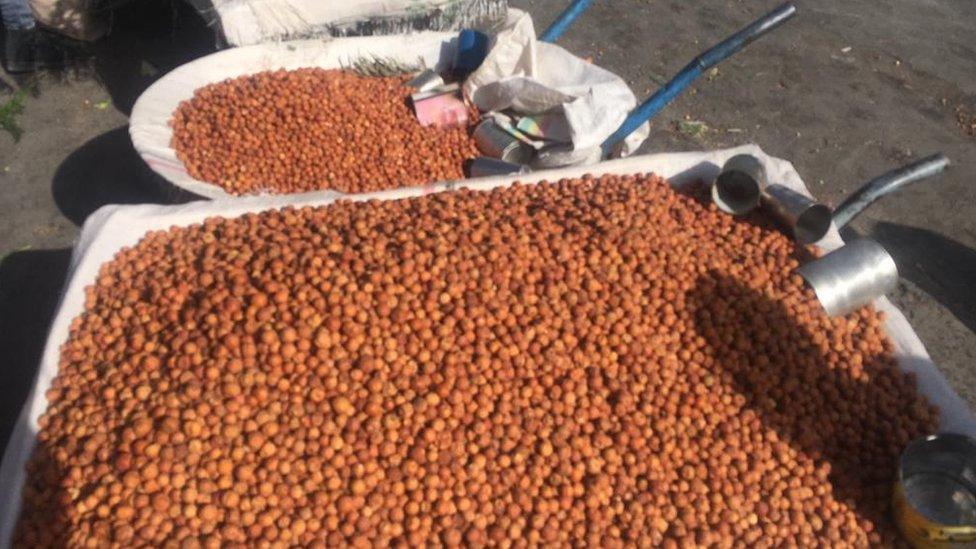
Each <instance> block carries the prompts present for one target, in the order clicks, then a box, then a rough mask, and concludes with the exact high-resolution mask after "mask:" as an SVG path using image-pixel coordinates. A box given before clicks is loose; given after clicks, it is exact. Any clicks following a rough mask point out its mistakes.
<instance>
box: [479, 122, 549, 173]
mask: <svg viewBox="0 0 976 549" xmlns="http://www.w3.org/2000/svg"><path fill="white" fill-rule="evenodd" d="M473 137H474V142H475V144H476V145H477V146H478V150H480V151H481V152H482V154H484V155H485V156H489V157H491V158H498V159H500V160H504V161H505V162H511V163H513V164H528V162H529V160H531V159H532V155H533V154H534V153H535V151H534V150H533V149H532V147H530V146H528V145H527V144H525V143H523V142H522V141H520V140H519V139H518V138H517V137H515V136H514V135H512V134H510V133H508V132H507V131H505V130H503V129H501V128H500V127H498V124H497V123H496V122H495V121H494V120H492V119H490V118H489V119H487V120H483V121H482V122H481V123H480V124H478V127H476V128H475V129H474V134H473Z"/></svg>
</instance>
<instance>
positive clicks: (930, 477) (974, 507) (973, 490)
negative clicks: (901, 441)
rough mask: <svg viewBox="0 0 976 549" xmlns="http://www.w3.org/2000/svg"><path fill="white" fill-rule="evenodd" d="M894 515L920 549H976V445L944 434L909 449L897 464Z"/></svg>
mask: <svg viewBox="0 0 976 549" xmlns="http://www.w3.org/2000/svg"><path fill="white" fill-rule="evenodd" d="M894 512H895V519H896V520H897V521H898V526H899V528H900V529H901V531H902V534H903V535H904V536H905V539H906V540H907V541H908V542H909V543H911V544H912V546H914V547H916V548H917V549H958V548H963V547H976V441H974V440H973V439H971V438H969V437H966V436H963V435H957V434H949V433H945V434H938V435H932V436H928V437H924V438H920V439H917V440H915V441H914V442H912V443H911V444H909V445H908V447H907V448H906V449H905V451H904V452H903V453H902V456H901V461H900V462H899V467H898V483H897V485H896V486H895V494H894Z"/></svg>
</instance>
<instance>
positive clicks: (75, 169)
mask: <svg viewBox="0 0 976 549" xmlns="http://www.w3.org/2000/svg"><path fill="white" fill-rule="evenodd" d="M51 193H52V194H53V195H54V202H55V203H56V204H57V206H58V208H59V209H60V210H61V213H63V214H64V216H65V217H67V218H68V219H70V220H71V221H72V222H73V223H75V224H76V225H81V224H82V223H84V221H85V219H87V218H88V216H89V215H91V214H92V212H94V211H95V210H97V209H98V208H101V207H102V206H105V205H106V204H173V203H179V202H186V201H188V200H189V199H190V196H189V195H187V194H186V193H183V192H182V191H180V190H179V189H177V188H176V187H173V186H172V185H170V183H169V182H168V181H166V180H165V179H163V178H162V177H160V176H159V175H157V174H156V173H155V172H153V171H152V170H151V169H149V166H148V165H146V163H145V162H143V160H142V158H140V157H139V155H138V154H136V151H135V149H133V148H132V142H131V141H130V140H129V132H128V129H127V128H125V127H122V128H116V129H114V130H112V131H110V132H108V133H105V134H102V135H100V136H98V137H96V138H94V139H92V140H91V141H89V142H87V143H85V144H84V145H82V146H81V147H80V148H79V149H78V150H76V151H75V152H73V153H71V154H70V155H69V156H68V158H66V159H65V160H64V162H62V163H61V165H60V166H59V167H58V170H57V172H55V174H54V180H53V181H52V183H51Z"/></svg>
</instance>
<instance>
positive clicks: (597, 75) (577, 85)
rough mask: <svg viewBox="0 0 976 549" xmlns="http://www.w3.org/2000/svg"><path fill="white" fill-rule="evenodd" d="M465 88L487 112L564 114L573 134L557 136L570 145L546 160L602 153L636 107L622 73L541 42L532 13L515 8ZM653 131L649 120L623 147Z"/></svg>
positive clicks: (577, 159)
mask: <svg viewBox="0 0 976 549" xmlns="http://www.w3.org/2000/svg"><path fill="white" fill-rule="evenodd" d="M464 91H465V92H466V93H467V94H468V96H469V97H471V99H472V101H473V102H474V104H475V105H477V106H478V108H479V109H481V110H482V111H496V110H504V109H511V110H514V111H515V112H518V113H521V114H539V113H549V114H551V115H559V116H562V117H563V118H564V119H565V127H566V128H568V135H567V136H558V135H557V136H554V137H557V138H558V137H564V138H566V137H568V141H569V142H568V143H567V148H566V149H567V150H566V151H564V152H565V155H564V157H563V158H564V159H563V160H562V161H553V162H552V163H547V165H553V163H561V164H564V165H565V164H576V163H582V162H585V161H592V160H593V158H599V154H598V152H596V151H597V149H599V147H600V145H601V144H602V143H603V141H604V140H605V139H606V138H607V137H609V136H610V134H612V133H613V132H614V131H616V129H617V128H619V127H620V124H621V123H622V122H623V121H624V119H625V118H626V117H627V114H628V113H630V111H631V110H633V108H634V107H635V106H637V98H636V97H635V96H634V93H633V92H632V91H631V90H630V87H629V86H628V85H627V83H626V82H624V80H623V79H622V78H620V77H619V76H617V75H615V74H614V73H612V72H610V71H608V70H606V69H603V68H600V67H598V66H596V65H594V64H592V63H587V62H586V61H584V60H583V59H580V58H579V57H576V56H575V55H573V54H571V53H569V52H568V51H566V50H565V49H563V48H561V47H559V46H556V45H554V44H549V43H547V42H540V41H538V40H537V39H536V32H535V27H534V26H533V24H532V18H531V17H529V15H527V14H524V13H519V12H514V10H513V13H512V14H510V16H509V21H508V23H507V24H506V25H505V28H504V29H503V30H502V31H501V32H499V33H498V35H497V36H496V37H495V39H494V41H493V44H492V48H491V50H490V51H489V53H488V57H487V58H485V61H484V63H482V65H481V67H479V68H478V70H476V71H475V72H474V73H472V74H471V76H469V77H468V79H467V80H466V81H465V83H464ZM557 126H558V125H557ZM649 133H650V130H649V125H648V124H644V125H643V126H641V127H640V128H639V129H638V130H637V131H636V132H634V133H633V134H631V135H630V136H629V137H628V139H627V140H626V141H625V143H624V146H623V148H622V150H621V151H620V152H621V153H622V154H623V155H627V154H631V153H632V152H634V151H635V150H636V149H637V147H639V146H640V144H641V143H642V142H643V141H644V139H646V138H647V136H648V134H649Z"/></svg>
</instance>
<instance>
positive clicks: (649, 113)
mask: <svg viewBox="0 0 976 549" xmlns="http://www.w3.org/2000/svg"><path fill="white" fill-rule="evenodd" d="M795 13H796V6H794V5H793V4H790V3H786V4H783V5H782V6H780V7H778V8H776V9H775V10H773V11H771V12H769V13H767V14H766V15H764V16H762V17H760V18H759V19H758V20H756V21H755V22H754V23H752V24H751V25H749V26H748V27H746V28H744V29H742V30H740V31H739V32H737V33H735V34H733V35H732V36H730V37H728V38H726V39H725V40H723V41H722V42H720V43H719V44H718V45H716V46H713V47H712V48H711V49H709V50H708V51H706V52H704V53H702V54H701V55H699V56H698V57H696V58H695V59H694V60H693V61H692V62H691V63H688V65H686V66H685V68H683V69H681V71H680V72H678V74H677V75H676V76H675V77H674V78H673V79H671V81H670V82H668V83H667V84H665V85H664V86H662V87H661V88H659V89H658V90H657V91H656V92H654V95H652V96H650V97H649V98H647V100H646V101H644V102H643V103H641V104H640V105H638V106H637V108H636V109H634V110H633V111H632V112H631V113H630V115H628V116H627V118H626V119H625V120H624V122H623V124H621V125H620V127H619V128H617V131H615V132H613V135H611V136H610V137H608V138H607V139H606V141H604V142H603V145H602V147H603V155H604V156H607V155H609V154H610V152H611V151H612V150H613V147H614V146H616V145H617V143H620V142H621V141H623V140H624V139H626V138H627V136H628V135H630V134H631V133H633V132H634V130H636V129H637V128H639V127H640V126H641V125H642V124H643V123H644V122H647V121H648V120H650V119H651V118H652V117H653V116H654V115H655V114H657V113H658V112H660V111H661V109H663V108H664V107H665V106H667V104H668V103H670V102H671V101H672V100H674V98H675V97H677V96H678V94H680V93H681V92H683V91H685V89H687V88H688V86H690V85H691V83H692V82H693V81H694V80H695V79H696V78H698V77H699V76H701V74H702V73H703V72H705V71H706V70H708V69H710V68H711V67H713V66H715V65H717V64H719V63H720V62H722V61H724V60H726V59H728V58H729V57H731V56H733V55H735V54H736V53H738V52H739V50H741V49H742V48H744V47H746V46H748V45H749V44H750V43H752V42H753V41H754V40H756V39H757V38H759V37H760V36H762V35H764V34H766V33H767V32H769V31H771V30H773V29H775V28H776V27H778V26H780V25H782V24H783V23H785V22H786V20H787V19H789V18H790V17H792V16H793V15H794V14H795Z"/></svg>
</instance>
